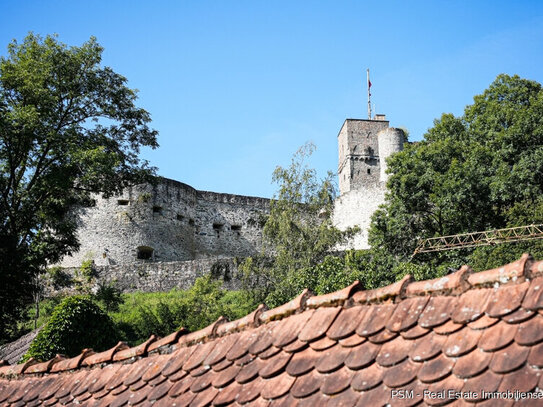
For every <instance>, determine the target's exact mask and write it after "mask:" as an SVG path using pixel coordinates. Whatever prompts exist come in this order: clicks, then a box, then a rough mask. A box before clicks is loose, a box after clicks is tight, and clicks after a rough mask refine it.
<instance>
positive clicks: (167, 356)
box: [0, 255, 543, 407]
mask: <svg viewBox="0 0 543 407" xmlns="http://www.w3.org/2000/svg"><path fill="white" fill-rule="evenodd" d="M540 269H541V270H540ZM470 273H471V270H470V269H469V268H468V267H463V268H462V269H461V270H459V271H457V272H456V273H454V274H452V275H450V276H446V277H444V278H442V279H436V280H431V281H426V282H412V279H411V278H410V277H409V276H408V277H406V278H404V279H403V280H402V281H400V282H397V283H395V284H393V285H390V286H388V287H384V288H380V289H377V290H371V291H361V290H360V289H361V287H360V285H359V284H358V283H355V284H353V285H351V286H349V287H347V288H345V289H343V290H340V291H338V292H335V293H331V294H327V295H324V296H316V297H311V296H310V293H309V292H308V291H304V293H302V295H300V296H299V297H297V298H296V299H295V300H293V301H291V302H290V303H288V304H285V305H284V306H281V307H278V308H275V309H273V310H266V309H265V307H264V306H260V307H259V308H258V309H257V310H255V311H254V312H253V313H251V314H250V315H248V316H247V317H244V318H241V319H239V320H237V321H233V322H227V321H225V319H224V318H220V319H219V320H217V321H216V322H215V323H213V324H212V325H210V326H208V327H206V328H204V329H202V330H200V331H197V332H194V333H187V332H186V331H185V330H180V331H177V332H174V333H173V334H172V335H169V336H167V337H166V338H163V339H159V340H157V339H156V338H155V337H152V338H150V339H149V340H148V341H146V342H144V343H143V344H140V345H138V346H135V347H132V348H128V347H127V346H126V345H124V344H122V343H120V344H118V345H117V346H115V347H113V348H112V349H109V350H107V351H105V352H101V353H98V354H92V351H90V350H85V351H83V352H82V354H80V355H78V356H77V357H75V358H71V359H60V358H56V359H52V360H49V361H46V362H42V363H38V362H37V361H33V360H31V361H30V362H27V363H26V364H20V365H15V366H1V367H0V406H3V405H6V406H8V405H9V406H10V407H11V406H19V405H20V406H34V405H62V403H65V404H66V405H68V404H70V403H71V404H78V405H87V406H104V407H115V406H129V405H137V406H147V405H153V406H154V407H160V406H172V405H175V406H199V405H201V406H204V405H214V406H242V405H250V406H257V407H264V406H266V407H271V406H289V407H293V406H299V407H304V406H306V407H307V406H310V407H320V406H328V407H336V406H339V407H342V406H344V407H354V406H385V405H391V406H418V405H449V404H450V405H454V406H467V405H470V406H475V404H474V403H473V402H477V403H476V405H477V406H479V405H481V406H484V405H491V406H500V405H512V404H511V403H510V402H509V400H505V401H504V400H497V399H492V400H488V401H487V402H481V400H480V399H475V397H474V394H476V393H477V392H479V393H480V392H481V391H482V390H485V391H493V390H499V391H505V390H520V391H524V392H528V391H532V390H534V389H536V388H541V387H543V374H542V371H541V368H543V294H542V292H543V276H542V274H543V263H542V262H534V261H533V259H531V257H529V256H528V255H525V256H523V257H522V258H521V259H520V260H519V261H517V262H514V263H511V264H509V265H506V266H504V267H502V268H498V269H495V270H489V271H486V272H482V273H475V274H470ZM534 276H535V278H533V279H532V277H534ZM530 279H531V280H530ZM393 390H402V391H413V397H407V398H406V397H404V398H398V397H394V398H393V396H392V394H393V393H392V391H393ZM443 390H453V391H463V392H474V393H473V394H472V395H471V399H470V400H467V399H466V398H463V399H458V400H453V399H448V398H447V397H445V398H443V397H437V396H435V397H430V396H429V395H428V391H433V392H436V394H438V392H442V391H443ZM396 395H397V393H396ZM423 396H425V398H424V400H422V397H423ZM468 398H469V397H468ZM537 401H539V400H537ZM514 405H515V406H516V405H530V403H529V402H527V401H523V402H520V401H519V402H517V403H515V404H514ZM531 405H539V404H537V403H535V404H534V403H532V404H531Z"/></svg>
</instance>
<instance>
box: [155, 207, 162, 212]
mask: <svg viewBox="0 0 543 407" xmlns="http://www.w3.org/2000/svg"><path fill="white" fill-rule="evenodd" d="M153 213H162V206H153Z"/></svg>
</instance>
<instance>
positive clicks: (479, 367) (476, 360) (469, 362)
mask: <svg viewBox="0 0 543 407" xmlns="http://www.w3.org/2000/svg"><path fill="white" fill-rule="evenodd" d="M492 356H493V354H492V353H491V352H484V351H482V350H481V349H475V350H474V351H473V352H470V353H468V354H467V355H464V356H461V357H459V358H458V359H456V362H455V364H454V369H453V373H454V374H455V375H456V376H458V377H460V378H462V379H464V378H468V377H473V376H477V375H478V374H480V373H481V372H483V371H484V370H485V369H486V368H487V367H488V365H489V363H490V360H491V359H492Z"/></svg>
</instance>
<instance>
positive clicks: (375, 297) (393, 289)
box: [352, 274, 414, 304]
mask: <svg viewBox="0 0 543 407" xmlns="http://www.w3.org/2000/svg"><path fill="white" fill-rule="evenodd" d="M413 281H414V279H413V276H412V275H411V274H407V275H406V276H405V277H404V278H402V279H401V280H400V281H396V282H395V283H392V284H389V285H387V286H386V287H381V288H376V289H373V290H365V291H358V292H356V293H354V294H353V296H352V299H353V301H354V302H355V303H360V304H373V303H380V302H384V301H386V300H389V299H390V300H392V301H396V300H399V299H403V298H405V293H406V289H407V287H408V285H409V284H411V283H412V282H413Z"/></svg>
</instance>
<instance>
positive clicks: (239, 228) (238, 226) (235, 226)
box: [230, 225, 241, 232]
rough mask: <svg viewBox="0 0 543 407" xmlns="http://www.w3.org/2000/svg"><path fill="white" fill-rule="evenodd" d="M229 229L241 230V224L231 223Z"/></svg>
mask: <svg viewBox="0 0 543 407" xmlns="http://www.w3.org/2000/svg"><path fill="white" fill-rule="evenodd" d="M230 229H231V230H233V231H235V232H239V231H240V230H241V225H232V226H230Z"/></svg>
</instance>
